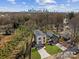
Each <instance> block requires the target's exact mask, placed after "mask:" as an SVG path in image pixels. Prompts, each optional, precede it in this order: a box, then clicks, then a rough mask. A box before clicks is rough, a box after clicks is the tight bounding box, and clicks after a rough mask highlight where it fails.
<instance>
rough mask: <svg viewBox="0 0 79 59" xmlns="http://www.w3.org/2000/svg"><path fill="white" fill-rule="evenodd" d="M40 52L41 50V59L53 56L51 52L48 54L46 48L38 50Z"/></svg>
mask: <svg viewBox="0 0 79 59" xmlns="http://www.w3.org/2000/svg"><path fill="white" fill-rule="evenodd" d="M38 52H39V54H40V56H41V59H44V58H47V57H49V56H51V55H50V54H48V53H47V52H46V50H45V49H44V48H42V49H40V50H38Z"/></svg>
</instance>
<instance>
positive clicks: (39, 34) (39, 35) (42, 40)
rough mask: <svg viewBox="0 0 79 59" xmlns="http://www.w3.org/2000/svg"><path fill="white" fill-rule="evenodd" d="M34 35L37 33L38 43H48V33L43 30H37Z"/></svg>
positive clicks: (36, 40) (36, 39) (40, 44)
mask: <svg viewBox="0 0 79 59" xmlns="http://www.w3.org/2000/svg"><path fill="white" fill-rule="evenodd" d="M34 35H35V42H36V44H37V45H39V46H42V45H44V44H45V43H46V35H45V34H44V33H43V32H42V31H40V30H35V31H34Z"/></svg>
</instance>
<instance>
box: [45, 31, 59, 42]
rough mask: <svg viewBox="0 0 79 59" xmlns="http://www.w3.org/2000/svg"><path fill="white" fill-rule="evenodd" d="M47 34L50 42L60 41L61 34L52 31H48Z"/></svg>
mask: <svg viewBox="0 0 79 59" xmlns="http://www.w3.org/2000/svg"><path fill="white" fill-rule="evenodd" d="M46 36H47V38H48V40H49V42H50V43H51V42H52V43H58V41H59V37H60V36H59V35H57V34H54V33H51V32H47V33H46Z"/></svg>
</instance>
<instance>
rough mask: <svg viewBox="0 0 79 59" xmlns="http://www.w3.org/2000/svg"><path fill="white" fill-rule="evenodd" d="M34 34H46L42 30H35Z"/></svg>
mask: <svg viewBox="0 0 79 59" xmlns="http://www.w3.org/2000/svg"><path fill="white" fill-rule="evenodd" d="M34 34H35V35H36V36H42V35H45V34H44V33H43V32H42V31H40V30H35V31H34Z"/></svg>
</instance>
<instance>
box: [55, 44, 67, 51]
mask: <svg viewBox="0 0 79 59" xmlns="http://www.w3.org/2000/svg"><path fill="white" fill-rule="evenodd" d="M56 46H57V47H59V48H60V49H61V50H62V51H65V50H66V49H67V48H66V47H64V46H62V45H61V44H59V43H57V44H56Z"/></svg>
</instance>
